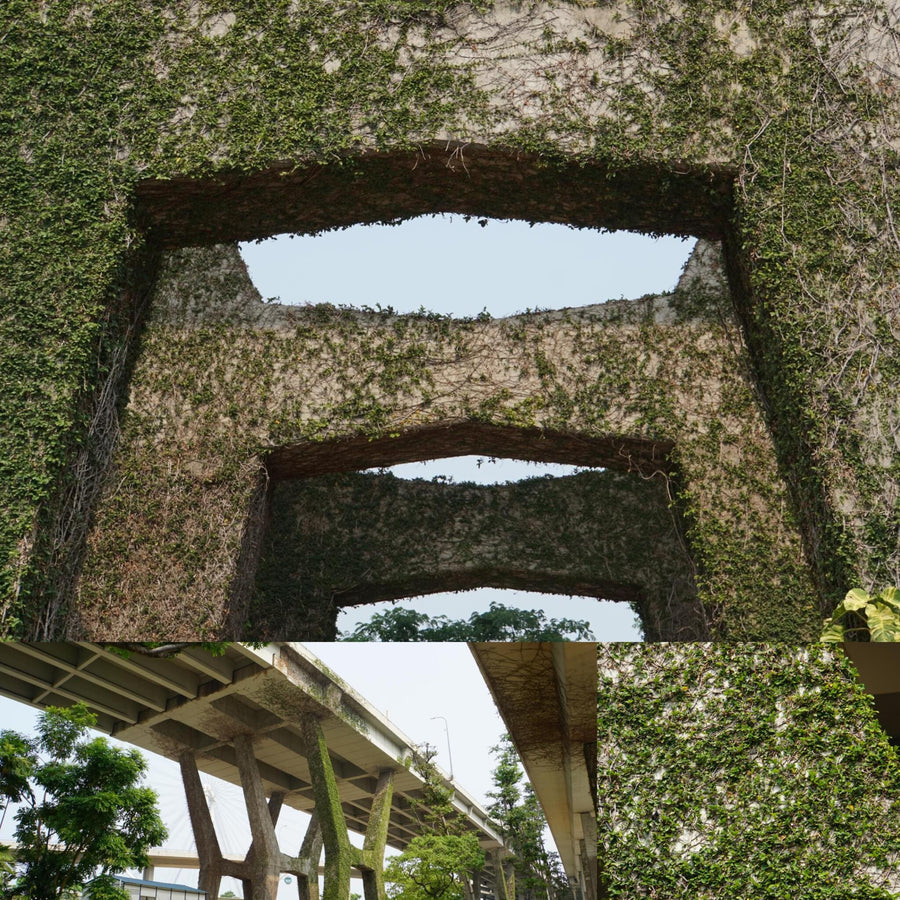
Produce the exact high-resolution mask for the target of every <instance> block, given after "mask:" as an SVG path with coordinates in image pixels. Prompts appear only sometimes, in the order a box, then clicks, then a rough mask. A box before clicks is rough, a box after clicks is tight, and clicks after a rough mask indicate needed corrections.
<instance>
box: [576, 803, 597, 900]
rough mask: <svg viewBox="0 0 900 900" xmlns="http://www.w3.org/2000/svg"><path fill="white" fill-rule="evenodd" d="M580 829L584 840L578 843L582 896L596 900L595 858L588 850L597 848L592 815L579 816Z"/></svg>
mask: <svg viewBox="0 0 900 900" xmlns="http://www.w3.org/2000/svg"><path fill="white" fill-rule="evenodd" d="M581 827H582V829H583V831H584V839H583V840H582V841H581V842H580V846H579V851H580V854H581V869H582V871H583V872H584V895H585V898H586V900H597V896H598V893H599V884H598V882H599V874H600V873H599V870H598V865H597V862H598V861H597V857H596V856H595V855H594V854H592V853H591V852H590V848H591V846H592V845H593V847H596V846H597V819H596V817H595V815H594V813H586V812H583V813H582V814H581Z"/></svg>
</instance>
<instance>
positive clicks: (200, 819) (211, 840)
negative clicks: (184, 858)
mask: <svg viewBox="0 0 900 900" xmlns="http://www.w3.org/2000/svg"><path fill="white" fill-rule="evenodd" d="M178 763H179V765H180V766H181V780H182V783H183V784H184V795H185V797H186V798H187V807H188V815H189V816H190V818H191V828H192V829H193V832H194V843H196V845H197V859H198V862H199V864H200V876H199V879H198V881H197V886H198V887H199V888H200V890H201V891H206V896H207V897H218V896H219V885H220V884H221V882H222V851H221V849H220V848H219V839H218V838H217V837H216V830H215V827H214V826H213V820H212V816H211V815H210V812H209V804H208V803H207V802H206V794H205V793H204V791H203V784H202V783H201V781H200V772H199V771H198V769H197V760H196V759H195V758H194V754H193V753H192V752H191V751H190V750H185V751H184V752H183V753H182V754H181V755H180V756H179V757H178Z"/></svg>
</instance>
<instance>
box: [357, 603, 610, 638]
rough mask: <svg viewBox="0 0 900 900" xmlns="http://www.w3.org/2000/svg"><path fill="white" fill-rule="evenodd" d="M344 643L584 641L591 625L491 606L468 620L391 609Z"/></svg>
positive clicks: (494, 604) (511, 608)
mask: <svg viewBox="0 0 900 900" xmlns="http://www.w3.org/2000/svg"><path fill="white" fill-rule="evenodd" d="M341 640H344V641H571V640H574V641H586V640H593V635H592V634H591V629H590V624H589V623H588V622H586V621H583V620H580V619H548V618H547V615H546V613H544V612H543V610H530V609H516V608H515V607H511V606H504V605H503V604H502V603H494V602H492V603H491V606H490V609H489V610H488V611H487V612H482V613H472V615H470V616H469V618H468V619H449V618H447V616H429V615H427V614H426V613H420V612H416V611H415V610H413V609H404V608H403V607H393V608H392V609H389V610H387V612H383V613H376V614H375V615H374V616H372V618H371V619H370V620H369V621H368V622H363V623H361V624H359V625H357V626H356V628H355V629H354V630H353V631H352V632H350V633H347V634H343V635H341Z"/></svg>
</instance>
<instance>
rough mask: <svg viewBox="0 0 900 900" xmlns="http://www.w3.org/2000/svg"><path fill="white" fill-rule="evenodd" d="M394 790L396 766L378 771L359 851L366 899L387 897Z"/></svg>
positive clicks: (380, 899) (381, 899) (382, 899)
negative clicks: (386, 861) (386, 860)
mask: <svg viewBox="0 0 900 900" xmlns="http://www.w3.org/2000/svg"><path fill="white" fill-rule="evenodd" d="M393 793H394V770H393V769H382V770H381V771H380V772H379V773H378V782H377V784H376V787H375V795H374V796H373V797H372V808H371V810H370V811H369V821H368V824H367V825H366V837H365V840H364V841H363V849H362V853H359V863H358V865H359V868H360V871H361V872H362V883H363V893H364V895H365V900H384V898H385V894H384V847H385V844H386V843H387V833H388V824H389V823H390V816H391V798H392V796H393ZM357 852H358V851H357Z"/></svg>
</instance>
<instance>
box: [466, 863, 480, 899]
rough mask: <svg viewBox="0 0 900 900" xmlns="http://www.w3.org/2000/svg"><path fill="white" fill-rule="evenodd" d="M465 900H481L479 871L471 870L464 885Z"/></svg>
mask: <svg viewBox="0 0 900 900" xmlns="http://www.w3.org/2000/svg"><path fill="white" fill-rule="evenodd" d="M464 888H465V892H466V900H481V869H473V870H472V873H471V877H470V878H469V880H468V881H466V883H465V885H464Z"/></svg>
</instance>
